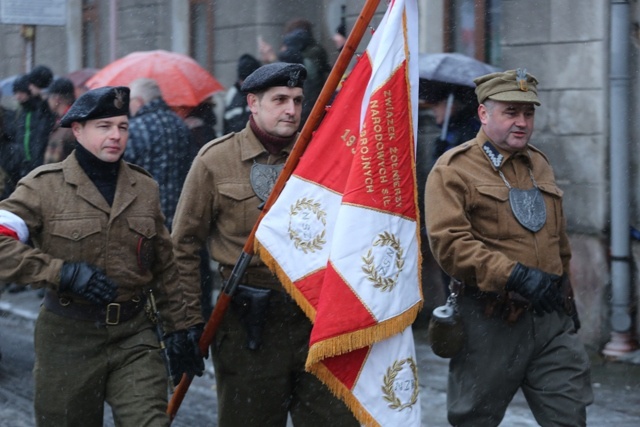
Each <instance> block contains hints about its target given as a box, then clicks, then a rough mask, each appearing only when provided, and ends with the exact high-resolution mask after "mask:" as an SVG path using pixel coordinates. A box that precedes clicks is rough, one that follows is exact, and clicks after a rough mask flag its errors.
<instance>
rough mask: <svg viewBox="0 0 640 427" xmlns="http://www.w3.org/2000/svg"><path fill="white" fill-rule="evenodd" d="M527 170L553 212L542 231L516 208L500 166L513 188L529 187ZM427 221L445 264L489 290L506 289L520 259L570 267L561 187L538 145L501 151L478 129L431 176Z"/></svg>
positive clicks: (559, 270)
mask: <svg viewBox="0 0 640 427" xmlns="http://www.w3.org/2000/svg"><path fill="white" fill-rule="evenodd" d="M486 143H489V144H490V146H488V147H486V148H484V145H485V144H486ZM491 147H492V148H493V150H492V149H491ZM529 168H530V169H531V171H532V173H533V176H534V178H535V181H536V182H537V185H538V188H539V189H540V191H541V192H542V195H543V198H544V202H545V205H546V213H547V219H546V223H545V224H544V226H543V227H542V229H540V230H539V231H538V232H536V233H533V232H531V231H529V230H527V229H526V228H524V227H523V226H522V225H520V223H519V222H518V221H517V219H516V218H515V216H514V215H513V213H512V212H511V207H510V204H509V189H508V187H507V186H506V184H505V182H504V181H503V180H502V178H500V176H499V174H498V169H499V170H501V171H502V173H503V174H504V176H505V178H506V180H507V181H508V182H509V184H510V185H511V186H512V187H514V188H519V189H523V190H527V189H531V188H532V187H533V183H532V180H531V177H530V175H529ZM425 222H426V226H427V233H428V236H429V244H430V246H431V249H432V251H433V254H434V256H435V259H436V260H437V261H438V262H439V264H440V265H441V266H442V268H443V269H444V270H445V271H446V272H447V273H448V274H449V275H450V276H452V277H455V278H457V279H458V280H462V281H463V282H465V283H466V284H469V285H476V286H478V287H479V288H480V289H481V290H483V291H493V292H502V291H504V287H505V285H506V283H507V280H508V278H509V275H510V274H511V270H512V269H513V267H514V266H515V264H516V263H517V262H520V263H522V264H524V265H526V266H528V267H535V268H538V269H540V270H543V271H545V272H547V273H552V274H558V275H562V274H563V273H568V272H569V260H570V258H571V250H570V247H569V240H568V237H567V234H566V229H565V228H566V224H565V217H564V213H563V210H562V191H561V190H560V189H559V188H558V186H557V185H556V182H555V178H554V175H553V171H552V169H551V166H550V165H549V162H548V160H547V158H546V157H545V156H544V155H543V154H542V153H541V152H540V151H539V150H537V149H536V148H534V147H532V146H529V147H528V149H527V150H525V151H524V152H519V153H508V152H505V151H501V150H499V149H498V148H497V147H496V146H495V145H493V144H491V142H490V141H489V139H488V137H487V136H486V135H485V134H484V132H483V131H482V130H480V132H479V133H478V135H477V136H476V138H475V139H472V140H471V141H468V142H466V143H464V144H462V145H460V146H458V147H456V148H454V149H452V150H449V151H447V152H446V153H445V154H444V155H443V156H442V157H440V159H439V160H438V162H437V163H436V164H435V166H434V168H433V169H432V171H431V173H430V174H429V177H428V178H427V185H426V190H425Z"/></svg>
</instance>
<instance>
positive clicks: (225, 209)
mask: <svg viewBox="0 0 640 427" xmlns="http://www.w3.org/2000/svg"><path fill="white" fill-rule="evenodd" d="M218 192H219V194H220V197H221V200H220V214H219V218H218V221H217V227H218V228H219V229H220V231H221V232H222V233H223V234H228V235H235V236H246V235H248V234H249V233H250V232H251V230H252V228H253V225H254V224H255V222H256V221H257V220H258V215H259V214H260V210H259V209H258V204H259V203H258V202H259V199H258V197H257V196H256V194H255V193H254V191H253V188H251V184H250V183H235V182H227V183H220V184H219V185H218Z"/></svg>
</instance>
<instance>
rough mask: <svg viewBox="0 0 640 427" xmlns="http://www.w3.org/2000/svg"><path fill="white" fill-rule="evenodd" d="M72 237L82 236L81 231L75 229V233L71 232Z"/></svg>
mask: <svg viewBox="0 0 640 427" xmlns="http://www.w3.org/2000/svg"><path fill="white" fill-rule="evenodd" d="M71 237H73V238H74V239H77V238H78V237H80V232H79V231H78V230H74V231H73V233H71Z"/></svg>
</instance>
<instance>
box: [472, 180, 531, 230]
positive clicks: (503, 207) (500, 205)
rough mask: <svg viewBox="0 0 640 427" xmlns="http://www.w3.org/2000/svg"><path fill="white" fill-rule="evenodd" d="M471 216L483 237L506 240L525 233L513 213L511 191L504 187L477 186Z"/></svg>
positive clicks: (473, 223)
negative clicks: (510, 198) (510, 201)
mask: <svg viewBox="0 0 640 427" xmlns="http://www.w3.org/2000/svg"><path fill="white" fill-rule="evenodd" d="M470 215H471V218H470V221H471V223H472V225H473V228H474V230H476V231H477V232H478V233H479V234H480V236H481V237H483V236H484V237H488V238H492V239H506V238H512V237H514V236H518V235H522V234H524V233H525V230H524V228H523V227H522V226H521V225H520V224H518V223H517V221H516V219H515V218H514V216H513V214H512V212H511V205H510V204H509V189H508V188H507V187H506V186H504V185H477V186H476V194H475V197H474V204H473V209H472V211H471V212H470Z"/></svg>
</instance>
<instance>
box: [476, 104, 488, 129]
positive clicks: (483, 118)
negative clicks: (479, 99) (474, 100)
mask: <svg viewBox="0 0 640 427" xmlns="http://www.w3.org/2000/svg"><path fill="white" fill-rule="evenodd" d="M488 117H489V110H487V107H486V106H485V105H484V104H480V105H478V119H480V123H482V124H483V125H484V124H486V123H487V118H488Z"/></svg>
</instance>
